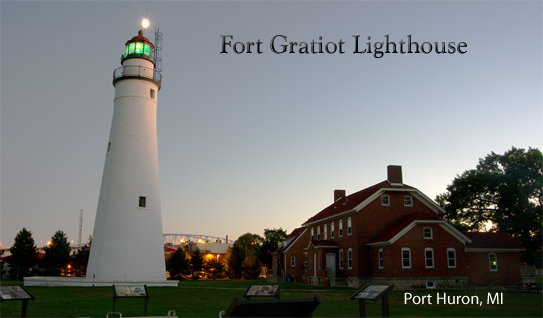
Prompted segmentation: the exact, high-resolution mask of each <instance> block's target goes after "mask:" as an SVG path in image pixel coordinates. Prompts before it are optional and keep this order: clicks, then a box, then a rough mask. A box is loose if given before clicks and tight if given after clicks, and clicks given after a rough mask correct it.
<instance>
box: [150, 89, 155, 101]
mask: <svg viewBox="0 0 543 318" xmlns="http://www.w3.org/2000/svg"><path fill="white" fill-rule="evenodd" d="M149 97H150V98H153V99H154V98H155V90H154V89H152V88H151V90H150V91H149Z"/></svg>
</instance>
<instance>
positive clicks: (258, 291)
mask: <svg viewBox="0 0 543 318" xmlns="http://www.w3.org/2000/svg"><path fill="white" fill-rule="evenodd" d="M280 287H281V285H251V286H249V288H247V291H246V292H245V297H247V299H250V297H275V298H279V288H280Z"/></svg>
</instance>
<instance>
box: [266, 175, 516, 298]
mask: <svg viewBox="0 0 543 318" xmlns="http://www.w3.org/2000/svg"><path fill="white" fill-rule="evenodd" d="M443 213H444V211H443V210H442V208H441V207H440V206H439V205H438V204H437V203H435V202H434V201H433V200H431V199H430V198H428V197H427V196H426V195H425V194H424V193H422V192H420V191H419V190H418V189H416V188H414V187H412V186H409V185H406V184H404V183H403V178H402V170H401V166H388V177H387V180H385V181H383V182H381V183H378V184H376V185H373V186H371V187H369V188H366V189H364V190H361V191H359V192H356V193H353V194H351V195H348V196H347V195H346V192H345V190H336V191H334V202H333V203H332V204H331V205H330V206H328V207H326V208H325V209H324V210H322V211H320V212H319V213H317V214H315V215H314V216H313V217H311V218H309V219H308V220H307V221H306V222H305V223H303V224H302V227H301V228H298V229H296V230H294V231H293V232H292V233H291V234H290V235H289V236H288V237H287V239H286V240H285V241H284V242H283V243H282V244H281V246H280V247H279V248H278V249H277V250H276V251H275V252H274V254H273V256H274V264H273V267H274V269H275V270H276V271H277V272H278V273H279V274H280V275H284V276H286V275H291V276H294V277H296V280H297V281H304V282H305V283H308V284H324V285H327V284H332V285H333V284H337V283H339V282H340V281H346V282H347V283H348V284H349V285H351V286H354V287H358V286H361V285H363V284H365V283H373V284H376V283H378V284H394V285H395V286H396V288H421V287H422V288H436V287H439V288H444V287H462V286H466V285H503V284H506V283H510V282H520V281H521V278H520V262H519V252H520V251H522V250H524V249H523V247H522V245H520V244H519V243H518V242H516V241H514V240H513V239H512V238H511V237H510V236H509V235H507V234H504V233H461V232H459V231H458V230H457V229H456V228H455V227H453V226H452V225H451V224H449V223H448V222H446V221H444V220H442V219H441V215H442V214H443Z"/></svg>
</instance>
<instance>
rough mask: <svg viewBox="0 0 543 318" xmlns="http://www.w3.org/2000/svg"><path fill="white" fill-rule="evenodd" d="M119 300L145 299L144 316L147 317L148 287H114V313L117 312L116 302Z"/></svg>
mask: <svg viewBox="0 0 543 318" xmlns="http://www.w3.org/2000/svg"><path fill="white" fill-rule="evenodd" d="M117 298H145V308H144V316H147V299H149V293H148V292H147V285H143V286H142V285H136V286H115V285H113V311H114V312H115V301H116V300H117Z"/></svg>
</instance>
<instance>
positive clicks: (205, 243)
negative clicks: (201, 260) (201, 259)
mask: <svg viewBox="0 0 543 318" xmlns="http://www.w3.org/2000/svg"><path fill="white" fill-rule="evenodd" d="M199 242H200V243H204V255H207V241H204V240H202V239H200V240H199Z"/></svg>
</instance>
